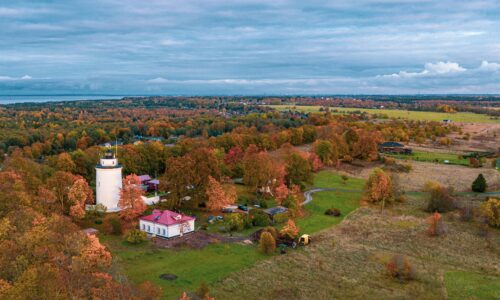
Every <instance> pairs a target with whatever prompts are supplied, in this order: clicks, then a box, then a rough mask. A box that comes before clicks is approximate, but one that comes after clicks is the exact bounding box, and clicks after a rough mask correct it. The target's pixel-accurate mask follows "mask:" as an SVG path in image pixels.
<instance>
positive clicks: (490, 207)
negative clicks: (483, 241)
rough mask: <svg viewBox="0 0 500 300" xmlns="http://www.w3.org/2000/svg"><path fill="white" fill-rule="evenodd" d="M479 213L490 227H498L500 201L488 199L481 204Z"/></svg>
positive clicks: (499, 222)
mask: <svg viewBox="0 0 500 300" xmlns="http://www.w3.org/2000/svg"><path fill="white" fill-rule="evenodd" d="M480 212H481V215H482V216H483V217H485V218H486V221H487V222H488V224H490V226H492V227H500V199H497V198H493V197H490V198H488V199H486V201H484V202H483V204H481V207H480Z"/></svg>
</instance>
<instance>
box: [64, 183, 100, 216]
mask: <svg viewBox="0 0 500 300" xmlns="http://www.w3.org/2000/svg"><path fill="white" fill-rule="evenodd" d="M68 199H69V201H70V202H71V207H70V210H69V215H70V216H72V217H73V218H76V219H82V218H83V217H84V216H85V204H86V203H89V204H90V203H92V202H93V200H94V193H93V192H92V189H91V188H90V186H89V185H88V183H87V181H86V180H85V179H83V178H79V179H78V180H76V181H75V183H73V185H72V186H71V188H70V189H69V192H68Z"/></svg>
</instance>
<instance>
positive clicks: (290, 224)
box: [280, 219, 299, 240]
mask: <svg viewBox="0 0 500 300" xmlns="http://www.w3.org/2000/svg"><path fill="white" fill-rule="evenodd" d="M297 235H299V228H298V227H297V226H296V225H295V221H294V220H292V219H288V221H287V223H286V225H285V226H283V228H282V229H281V230H280V236H282V237H284V238H286V239H291V240H293V239H295V238H296V237H297Z"/></svg>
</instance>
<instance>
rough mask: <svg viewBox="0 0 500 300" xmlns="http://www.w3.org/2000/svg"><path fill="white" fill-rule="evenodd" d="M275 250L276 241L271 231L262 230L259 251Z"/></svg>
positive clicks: (269, 251) (269, 252) (267, 252)
mask: <svg viewBox="0 0 500 300" xmlns="http://www.w3.org/2000/svg"><path fill="white" fill-rule="evenodd" d="M275 250H276V241H275V239H274V237H273V236H272V234H271V233H269V232H267V231H264V232H262V234H261V235H260V239H259V251H260V252H262V253H264V254H272V253H274V251H275Z"/></svg>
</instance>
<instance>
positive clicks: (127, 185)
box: [118, 174, 146, 221]
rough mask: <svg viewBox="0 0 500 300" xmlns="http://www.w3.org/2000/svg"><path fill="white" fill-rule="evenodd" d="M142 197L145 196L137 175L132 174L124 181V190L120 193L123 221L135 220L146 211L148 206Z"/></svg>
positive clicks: (119, 203) (119, 204)
mask: <svg viewBox="0 0 500 300" xmlns="http://www.w3.org/2000/svg"><path fill="white" fill-rule="evenodd" d="M142 195H144V191H143V190H142V188H141V180H140V179H139V177H138V176H137V175H135V174H130V175H128V176H127V177H125V179H123V188H122V189H121V191H120V201H118V207H120V208H121V211H120V217H121V218H122V219H124V220H127V221H130V220H133V219H135V218H137V217H138V216H140V215H141V214H142V213H143V212H144V211H145V210H146V204H145V203H144V201H143V200H142V198H141V196H142Z"/></svg>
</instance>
